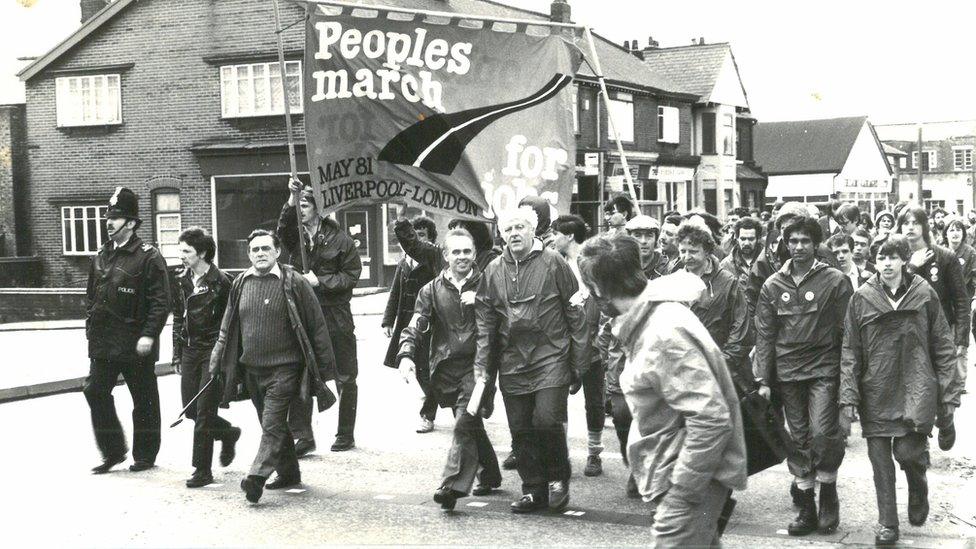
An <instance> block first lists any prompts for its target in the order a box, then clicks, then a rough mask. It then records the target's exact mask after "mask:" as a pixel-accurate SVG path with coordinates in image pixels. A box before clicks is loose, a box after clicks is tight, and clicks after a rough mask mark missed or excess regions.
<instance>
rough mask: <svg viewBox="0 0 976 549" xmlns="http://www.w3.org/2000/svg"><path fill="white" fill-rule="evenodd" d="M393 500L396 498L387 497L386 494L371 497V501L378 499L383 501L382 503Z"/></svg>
mask: <svg viewBox="0 0 976 549" xmlns="http://www.w3.org/2000/svg"><path fill="white" fill-rule="evenodd" d="M394 498H396V496H388V495H386V494H380V495H378V496H373V499H380V500H384V501H386V500H391V499H394Z"/></svg>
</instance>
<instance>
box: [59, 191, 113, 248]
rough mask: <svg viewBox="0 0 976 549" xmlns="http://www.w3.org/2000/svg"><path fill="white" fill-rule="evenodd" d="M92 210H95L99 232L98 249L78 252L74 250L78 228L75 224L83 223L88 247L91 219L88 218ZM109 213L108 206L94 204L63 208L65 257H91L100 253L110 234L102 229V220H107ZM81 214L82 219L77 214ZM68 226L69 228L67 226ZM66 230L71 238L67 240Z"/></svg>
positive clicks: (63, 246) (62, 241)
mask: <svg viewBox="0 0 976 549" xmlns="http://www.w3.org/2000/svg"><path fill="white" fill-rule="evenodd" d="M90 208H95V218H94V221H95V227H96V230H97V231H98V233H99V234H98V236H97V238H96V242H97V244H96V248H95V249H94V250H76V249H74V245H75V238H76V236H77V235H76V233H75V230H76V227H75V222H77V221H81V229H82V232H83V237H82V238H83V241H84V242H85V244H86V245H87V243H88V221H90V220H91V218H90V217H89V216H88V211H89V209H90ZM107 211H108V206H97V205H93V204H81V205H71V206H61V252H62V253H63V254H64V255H71V256H91V255H95V254H97V253H98V249H99V248H100V247H101V245H102V243H103V242H105V241H107V240H108V234H106V232H105V231H104V229H103V228H102V219H104V218H105V213H106V212H107ZM79 212H80V213H81V217H77V216H76V213H79ZM66 224H67V227H66V226H65V225H66ZM65 229H67V230H68V233H69V235H68V236H69V238H65V235H64V233H65Z"/></svg>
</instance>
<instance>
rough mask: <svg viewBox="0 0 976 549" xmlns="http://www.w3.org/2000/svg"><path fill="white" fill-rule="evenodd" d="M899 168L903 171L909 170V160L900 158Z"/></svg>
mask: <svg viewBox="0 0 976 549" xmlns="http://www.w3.org/2000/svg"><path fill="white" fill-rule="evenodd" d="M898 167H899V168H901V169H903V170H904V169H905V168H907V167H908V158H906V157H904V156H899V157H898Z"/></svg>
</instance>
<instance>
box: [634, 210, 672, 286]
mask: <svg viewBox="0 0 976 549" xmlns="http://www.w3.org/2000/svg"><path fill="white" fill-rule="evenodd" d="M624 229H625V230H626V231H627V234H629V235H630V236H632V237H634V238H635V239H636V240H637V243H638V244H640V252H641V267H642V268H643V269H644V275H646V276H647V279H648V280H654V279H655V278H658V277H660V276H664V275H666V274H667V270H668V257H667V256H666V255H664V254H663V253H661V251H660V250H658V249H657V238H658V236H660V234H661V224H660V223H658V222H657V219H654V218H653V217H651V216H649V215H643V214H641V215H635V216H634V217H633V219H631V220H630V221H628V222H627V224H626V225H624Z"/></svg>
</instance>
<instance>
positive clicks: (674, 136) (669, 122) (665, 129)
mask: <svg viewBox="0 0 976 549" xmlns="http://www.w3.org/2000/svg"><path fill="white" fill-rule="evenodd" d="M679 114H680V111H679V110H678V107H665V106H658V108H657V127H658V129H659V130H661V131H660V132H659V133H660V134H659V135H658V136H657V140H658V141H660V142H662V143H679V142H680V140H681V139H680V136H679V132H678V115H679Z"/></svg>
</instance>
